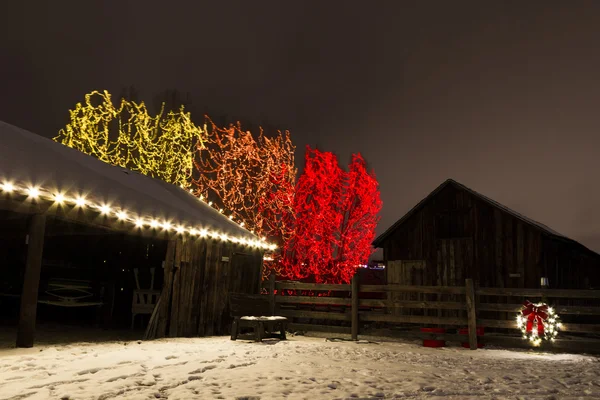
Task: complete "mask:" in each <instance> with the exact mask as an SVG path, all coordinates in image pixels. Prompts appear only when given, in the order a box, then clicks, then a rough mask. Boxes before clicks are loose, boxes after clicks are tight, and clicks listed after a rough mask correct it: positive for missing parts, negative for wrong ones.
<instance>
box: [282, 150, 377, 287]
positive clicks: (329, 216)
mask: <svg viewBox="0 0 600 400" xmlns="http://www.w3.org/2000/svg"><path fill="white" fill-rule="evenodd" d="M377 186H378V184H377V180H376V179H375V176H374V174H369V173H368V172H367V170H366V163H365V161H364V159H363V158H362V157H361V156H360V155H359V154H357V155H353V157H352V162H351V164H350V168H349V171H348V172H344V171H343V170H342V169H341V168H340V167H339V164H338V160H337V157H336V156H335V155H334V154H332V153H330V152H321V151H319V150H316V149H311V148H310V147H309V146H307V148H306V156H305V167H304V172H303V173H302V175H301V176H300V178H299V180H298V185H297V187H296V196H295V200H294V213H295V224H294V230H293V233H292V235H291V237H290V240H288V241H287V242H286V243H285V245H284V247H283V252H284V257H283V260H282V263H281V264H282V272H281V273H282V275H284V276H286V277H287V278H290V279H308V280H312V281H315V282H323V283H340V282H348V281H349V280H350V279H351V278H352V276H353V275H354V272H355V270H356V268H357V267H358V266H359V265H361V264H366V263H367V261H368V258H369V256H370V255H371V252H372V248H371V241H372V240H373V238H374V234H375V226H376V225H377V221H378V217H377V214H378V213H379V211H380V209H381V200H380V198H379V191H378V189H377Z"/></svg>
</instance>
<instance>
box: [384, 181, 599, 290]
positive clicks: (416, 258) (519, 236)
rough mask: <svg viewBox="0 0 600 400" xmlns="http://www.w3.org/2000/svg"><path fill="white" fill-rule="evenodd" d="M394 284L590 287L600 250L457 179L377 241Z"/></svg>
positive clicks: (594, 281)
mask: <svg viewBox="0 0 600 400" xmlns="http://www.w3.org/2000/svg"><path fill="white" fill-rule="evenodd" d="M373 245H374V246H375V247H378V248H383V259H384V260H383V261H384V263H385V265H386V269H385V271H386V277H387V281H388V283H399V284H406V285H439V286H455V285H459V286H460V285H464V280H465V278H472V279H473V280H474V281H475V282H476V283H477V284H478V285H480V286H484V287H514V288H539V287H540V285H541V282H542V278H545V279H547V282H548V283H549V287H550V288H563V289H589V288H592V287H595V288H597V287H598V286H600V282H599V275H600V273H599V271H600V255H599V254H597V253H595V252H593V251H591V250H589V249H588V248H586V247H585V246H583V245H582V244H580V243H578V242H576V241H575V240H573V239H569V238H567V237H565V236H564V235H561V234H560V233H558V232H556V231H554V230H552V229H550V228H549V227H547V226H545V225H542V224H540V223H539V222H536V221H533V220H531V219H529V218H527V217H525V216H523V215H521V214H519V213H517V212H515V211H513V210H511V209H509V208H507V207H505V206H503V205H501V204H500V203H498V202H496V201H494V200H492V199H490V198H488V197H486V196H484V195H482V194H479V193H477V192H475V191H474V190H471V189H469V188H467V187H465V186H464V185H462V184H460V183H458V182H456V181H454V180H452V179H449V180H447V181H445V182H444V183H442V184H441V185H440V186H439V187H438V188H437V189H435V190H434V191H433V192H432V193H431V194H429V195H428V196H427V197H426V198H425V199H423V200H422V201H421V202H419V203H418V204H417V205H416V206H415V207H414V208H413V209H411V210H410V211H409V212H408V213H407V214H406V215H405V216H404V217H402V218H401V219H400V220H399V221H398V222H396V223H395V224H394V225H392V226H391V227H390V228H389V229H388V230H386V231H385V232H384V233H383V234H382V235H381V236H379V237H378V238H377V239H375V241H374V242H373Z"/></svg>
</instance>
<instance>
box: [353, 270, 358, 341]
mask: <svg viewBox="0 0 600 400" xmlns="http://www.w3.org/2000/svg"><path fill="white" fill-rule="evenodd" d="M359 285H360V283H359V281H358V274H354V276H353V277H352V340H358V291H359Z"/></svg>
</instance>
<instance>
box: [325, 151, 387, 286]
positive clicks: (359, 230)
mask: <svg viewBox="0 0 600 400" xmlns="http://www.w3.org/2000/svg"><path fill="white" fill-rule="evenodd" d="M378 186H379V184H378V182H377V179H376V178H375V173H374V172H371V173H369V172H368V171H367V163H366V162H365V160H364V158H363V157H362V156H361V155H360V154H353V155H352V162H351V163H350V168H349V172H348V173H347V177H346V191H345V195H344V204H343V206H342V212H343V213H344V216H343V222H342V226H341V228H340V243H339V244H340V245H339V247H338V248H337V253H336V256H335V260H334V263H333V267H334V271H333V274H334V275H335V276H338V277H339V278H340V279H341V281H343V282H348V281H350V279H352V276H353V275H354V270H355V269H356V267H357V266H358V265H362V264H366V263H367V261H368V260H369V256H370V255H371V253H372V251H373V249H372V247H371V243H372V242H373V240H374V239H375V228H376V227H377V223H378V222H379V217H378V214H379V211H380V210H381V205H382V203H381V199H380V196H379V190H378Z"/></svg>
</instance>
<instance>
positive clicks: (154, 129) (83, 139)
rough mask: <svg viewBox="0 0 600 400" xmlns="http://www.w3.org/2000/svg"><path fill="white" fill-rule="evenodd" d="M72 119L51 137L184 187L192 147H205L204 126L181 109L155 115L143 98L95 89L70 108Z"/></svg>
mask: <svg viewBox="0 0 600 400" xmlns="http://www.w3.org/2000/svg"><path fill="white" fill-rule="evenodd" d="M69 114H70V121H69V123H68V124H67V126H66V127H65V128H64V129H61V130H60V132H59V134H58V136H57V137H55V138H54V140H55V141H57V142H59V143H62V144H64V145H66V146H69V147H72V148H75V149H77V150H79V151H81V152H83V153H86V154H89V155H92V156H94V157H96V158H98V159H100V160H102V161H104V162H107V163H109V164H112V165H117V166H121V167H125V168H129V169H131V170H134V171H138V172H140V173H142V174H145V175H149V176H152V177H155V178H159V179H162V180H164V181H166V182H169V183H174V184H178V185H181V186H188V185H189V181H190V178H191V175H192V172H193V157H194V154H195V149H196V148H197V147H202V146H203V140H204V136H205V134H206V127H200V126H197V125H195V124H194V123H193V122H192V120H191V116H190V113H188V112H186V111H185V109H184V107H181V108H180V109H179V110H178V111H169V112H165V109H164V104H163V105H162V107H161V109H160V111H159V113H158V114H157V115H156V116H154V117H153V116H151V115H150V114H149V113H148V110H147V108H146V105H145V104H144V103H143V102H141V103H137V102H135V101H129V100H126V99H124V98H123V99H121V102H120V104H119V105H118V106H115V105H114V104H113V102H112V99H111V95H110V94H109V93H108V92H107V91H104V92H99V91H94V92H91V93H89V94H87V95H86V96H85V102H84V104H82V103H77V104H76V106H75V109H74V110H70V111H69Z"/></svg>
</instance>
